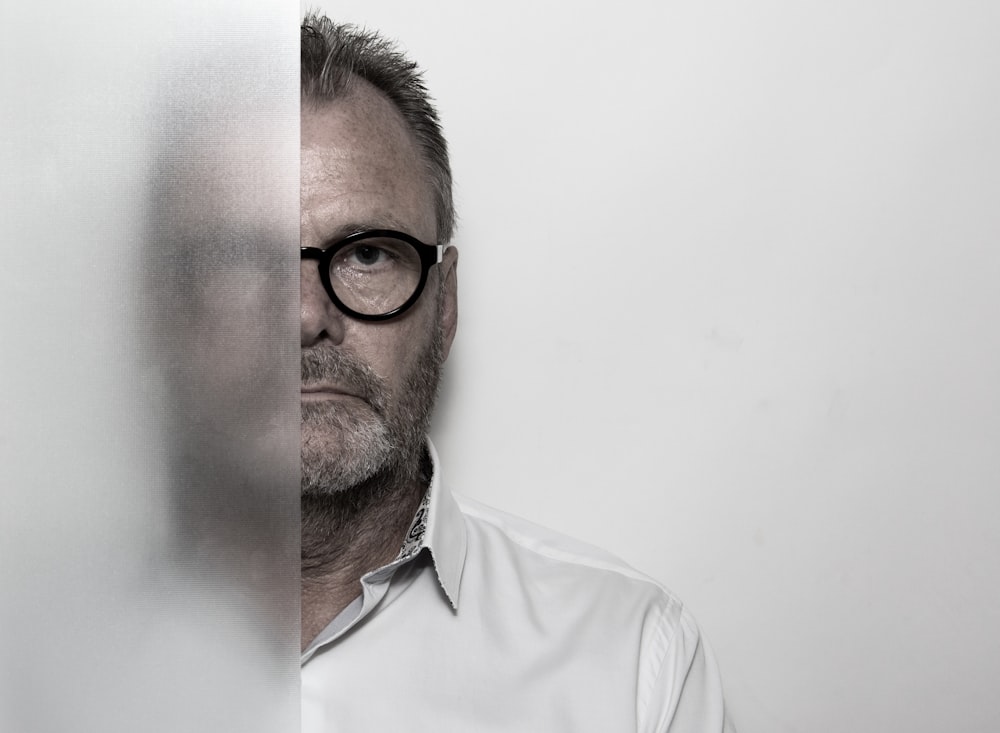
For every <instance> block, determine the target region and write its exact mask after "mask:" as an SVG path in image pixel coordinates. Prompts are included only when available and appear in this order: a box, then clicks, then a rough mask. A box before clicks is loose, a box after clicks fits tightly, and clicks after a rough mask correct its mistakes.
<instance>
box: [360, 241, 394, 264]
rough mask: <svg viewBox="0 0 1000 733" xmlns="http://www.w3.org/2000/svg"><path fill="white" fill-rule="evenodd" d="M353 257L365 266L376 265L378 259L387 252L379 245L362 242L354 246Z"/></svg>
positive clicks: (382, 257)
mask: <svg viewBox="0 0 1000 733" xmlns="http://www.w3.org/2000/svg"><path fill="white" fill-rule="evenodd" d="M352 254H353V256H354V259H355V260H357V262H358V264H361V265H365V266H368V267H370V266H372V265H377V264H378V263H379V262H380V261H382V260H384V259H385V258H386V257H388V254H387V253H386V251H385V250H384V249H382V248H381V247H375V246H373V245H370V244H362V245H359V246H358V247H355V248H354V251H353V252H352Z"/></svg>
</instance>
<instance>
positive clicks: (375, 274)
mask: <svg viewBox="0 0 1000 733" xmlns="http://www.w3.org/2000/svg"><path fill="white" fill-rule="evenodd" d="M301 249H302V259H304V260H319V279H320V281H321V282H322V283H323V287H324V288H325V289H326V293H327V295H329V296H330V300H332V301H333V303H334V305H336V306H337V307H338V308H339V309H340V310H341V311H342V312H344V313H346V314H347V315H349V316H351V317H353V318H359V319H361V320H362V321H385V320H388V319H390V318H395V317H396V316H398V315H400V314H401V313H403V312H404V311H406V310H407V309H409V308H410V307H411V306H412V305H413V304H414V303H416V302H417V299H418V298H419V297H420V293H422V292H423V290H424V285H425V284H426V283H427V273H428V272H430V269H431V268H432V267H433V266H434V265H436V264H438V263H439V262H441V260H442V258H443V257H444V245H443V244H424V243H423V242H421V241H420V240H419V239H417V238H415V237H411V236H410V235H409V234H404V233H403V232H397V231H393V230H392V229H370V230H368V231H364V232H358V233H357V234H352V235H350V236H348V237H344V238H343V239H341V240H339V241H338V242H334V243H333V244H332V245H330V246H329V247H327V248H326V249H319V248H318V247H302V248H301Z"/></svg>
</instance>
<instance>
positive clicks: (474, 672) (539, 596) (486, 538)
mask: <svg viewBox="0 0 1000 733" xmlns="http://www.w3.org/2000/svg"><path fill="white" fill-rule="evenodd" d="M429 450H430V453H431V458H432V461H433V465H434V472H433V476H432V479H431V482H430V486H429V488H428V491H427V494H426V496H425V498H424V502H423V503H422V505H421V507H420V509H419V510H418V511H417V514H416V517H415V518H414V521H413V524H412V525H411V527H410V530H409V532H408V533H407V536H406V539H405V541H404V544H403V547H402V548H401V550H400V553H399V555H398V556H397V558H396V559H395V560H394V561H393V562H392V563H390V564H389V565H387V566H385V567H383V568H380V569H378V570H376V571H374V572H371V573H368V574H367V575H366V576H365V577H364V578H362V583H361V585H362V593H361V595H360V596H359V598H358V599H357V600H356V601H355V602H354V603H352V604H351V605H349V606H348V607H347V608H346V609H344V611H343V612H342V613H341V614H340V615H339V616H338V617H337V618H336V619H334V620H333V621H332V622H331V623H330V625H329V626H327V628H326V629H324V631H323V632H322V633H320V635H319V636H318V637H317V638H316V639H315V640H314V641H313V642H312V643H311V644H310V645H309V647H308V648H307V649H306V650H305V651H304V652H303V655H302V731H303V733H334V732H335V731H336V732H337V733H368V732H369V731H372V732H375V731H379V732H382V731H393V732H395V731H399V732H400V733H403V732H405V733H423V732H426V733H452V732H454V733H470V732H472V731H483V732H487V731H488V732H494V731H495V732H497V733H500V732H501V731H510V732H515V731H516V732H517V733H531V732H533V731H537V732H538V733H562V732H565V733H591V732H592V733H616V732H618V731H621V732H623V733H624V732H626V731H629V732H631V731H635V732H637V733H653V732H654V731H655V732H657V733H664V732H666V731H670V732H671V733H723V732H724V731H725V732H726V733H728V732H730V731H732V730H733V728H732V725H731V723H730V721H729V720H728V719H727V715H726V707H725V703H724V701H723V694H722V685H721V682H720V677H719V670H718V668H717V665H716V662H715V659H714V657H713V656H712V653H711V651H710V650H709V648H708V647H707V646H706V644H705V641H704V639H703V638H702V635H701V632H700V631H699V629H698V626H697V624H696V623H695V621H694V619H693V618H692V617H691V615H690V613H689V612H688V611H687V609H686V608H685V607H684V605H683V604H682V603H681V602H680V601H679V600H678V599H677V598H676V597H675V596H673V595H672V594H671V593H670V592H669V591H668V590H666V589H665V588H664V587H663V586H662V585H660V584H659V583H657V582H655V581H653V580H651V579H650V578H648V577H646V576H645V575H643V574H641V573H639V572H637V571H636V570H633V569H632V568H631V567H629V566H628V565H626V564H625V563H623V562H622V561H621V560H619V559H617V558H615V557H614V556H612V555H610V554H608V553H605V552H603V551H601V550H599V549H596V548H594V547H592V546H589V545H586V544H583V543H581V542H577V541H575V540H572V539H570V538H567V537H565V536H563V535H560V534H558V533H555V532H552V531H549V530H546V529H543V528H541V527H538V526H536V525H534V524H531V523H529V522H526V521H524V520H522V519H518V518H516V517H513V516H510V515H508V514H505V513H503V512H499V511H497V510H495V509H491V508H488V507H485V506H483V505H481V504H479V503H477V502H473V501H470V500H467V499H464V498H458V497H455V496H454V495H452V494H451V493H450V492H449V491H447V490H446V489H445V488H443V486H442V484H441V480H440V470H439V463H438V458H437V455H436V453H435V451H434V449H433V446H429Z"/></svg>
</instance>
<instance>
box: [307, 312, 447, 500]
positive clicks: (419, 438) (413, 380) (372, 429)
mask: <svg viewBox="0 0 1000 733" xmlns="http://www.w3.org/2000/svg"><path fill="white" fill-rule="evenodd" d="M442 340H443V334H442V333H441V329H440V327H437V326H436V327H435V329H434V333H433V335H432V338H431V340H430V342H429V343H428V345H427V347H426V349H425V350H424V352H423V353H422V354H421V355H420V356H419V357H418V360H417V363H416V365H415V367H414V369H413V371H412V372H411V373H410V374H409V375H407V377H406V379H405V380H404V382H403V385H402V387H401V389H400V393H399V394H397V395H393V394H391V391H390V389H389V387H388V385H387V384H386V383H385V380H383V379H382V378H381V377H379V375H377V374H376V373H375V372H374V371H373V370H372V369H371V367H369V366H368V365H367V364H365V363H363V362H361V361H360V360H358V359H357V358H355V357H354V356H353V355H351V354H348V353H344V352H342V351H339V350H337V349H335V348H323V347H318V348H313V349H308V350H304V351H303V352H302V381H303V383H306V382H316V381H321V380H322V381H329V382H332V383H335V384H339V385H342V386H345V387H347V388H348V389H350V390H351V391H352V392H353V393H355V394H357V395H359V396H360V397H361V398H362V400H363V401H364V403H365V404H347V405H345V404H344V403H305V404H303V405H302V427H303V438H302V498H303V500H306V499H308V498H310V497H311V498H317V499H318V498H320V497H327V498H332V497H333V496H334V495H342V496H341V497H340V500H341V501H345V502H346V503H347V504H355V503H357V502H358V501H362V502H364V503H368V502H367V501H365V500H364V499H363V498H362V497H361V496H357V494H359V493H361V494H368V495H369V497H368V499H371V498H373V497H372V496H371V495H372V494H379V493H382V492H385V491H386V490H388V489H390V488H393V486H394V485H395V486H398V485H399V484H400V483H401V482H408V481H413V480H415V479H416V478H418V477H419V476H420V473H421V470H420V469H421V463H422V460H423V456H424V440H425V436H426V435H427V430H428V427H429V426H430V418H431V412H432V410H433V408H434V402H435V400H436V398H437V389H438V383H439V382H440V376H441V362H442V360H443V357H442ZM328 436H337V437H339V440H336V441H334V442H333V443H332V444H330V445H325V443H326V442H327V441H326V440H324V438H326V437H328ZM345 494H354V495H355V496H352V497H350V498H348V497H347V496H343V495H345ZM321 503H326V502H321Z"/></svg>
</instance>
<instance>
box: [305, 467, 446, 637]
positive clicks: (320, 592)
mask: <svg viewBox="0 0 1000 733" xmlns="http://www.w3.org/2000/svg"><path fill="white" fill-rule="evenodd" d="M422 463H423V462H420V464H418V466H417V467H416V470H410V471H401V470H393V471H389V472H386V473H384V474H381V475H379V476H376V477H373V478H372V479H369V480H368V481H366V482H365V483H364V484H361V485H359V486H355V487H352V488H350V489H345V490H343V491H337V492H332V493H329V494H322V495H314V494H307V495H303V497H302V648H303V649H304V648H305V647H306V646H307V645H308V644H309V642H311V641H312V640H313V639H314V638H315V637H316V635H317V634H318V633H319V632H320V631H322V630H323V628H324V627H325V626H326V625H327V624H328V623H330V621H332V620H333V619H334V618H335V617H336V616H337V614H339V613H340V612H341V611H342V610H344V608H345V607H347V605H348V604H349V603H350V602H351V601H353V600H354V599H355V598H357V597H358V595H359V594H360V592H361V587H360V581H361V577H362V576H363V575H365V573H368V572H370V571H372V570H376V569H378V568H380V567H382V566H383V565H386V564H387V563H389V562H391V561H392V560H393V559H394V558H395V557H396V555H397V553H398V552H399V548H400V547H401V546H402V544H403V538H404V535H405V534H406V530H407V529H409V526H410V523H411V522H412V521H413V517H414V515H415V514H416V511H417V507H418V506H419V505H420V501H421V499H422V498H423V495H424V492H425V491H426V489H427V480H426V479H425V472H424V471H423V470H421V469H422V465H421V464H422Z"/></svg>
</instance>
